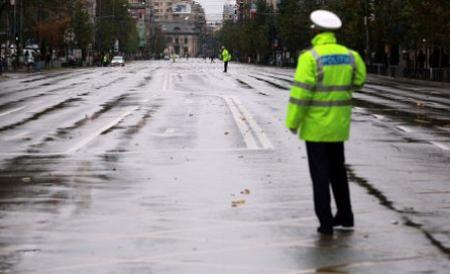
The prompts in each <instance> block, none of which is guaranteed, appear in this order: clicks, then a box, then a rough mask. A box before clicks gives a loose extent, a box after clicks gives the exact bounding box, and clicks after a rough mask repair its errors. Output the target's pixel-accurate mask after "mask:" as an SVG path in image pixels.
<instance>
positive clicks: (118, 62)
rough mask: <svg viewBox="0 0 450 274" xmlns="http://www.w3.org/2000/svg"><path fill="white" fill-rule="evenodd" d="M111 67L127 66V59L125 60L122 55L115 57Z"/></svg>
mask: <svg viewBox="0 0 450 274" xmlns="http://www.w3.org/2000/svg"><path fill="white" fill-rule="evenodd" d="M111 66H112V67H115V66H122V67H123V66H125V58H123V56H120V55H116V56H114V57H113V59H112V60H111Z"/></svg>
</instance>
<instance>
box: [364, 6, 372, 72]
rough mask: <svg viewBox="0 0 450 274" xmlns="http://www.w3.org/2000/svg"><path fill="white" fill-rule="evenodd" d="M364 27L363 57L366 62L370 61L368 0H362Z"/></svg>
mask: <svg viewBox="0 0 450 274" xmlns="http://www.w3.org/2000/svg"><path fill="white" fill-rule="evenodd" d="M364 28H365V33H366V49H365V52H364V57H365V59H366V62H367V63H368V64H371V63H372V60H370V35H369V3H368V0H364Z"/></svg>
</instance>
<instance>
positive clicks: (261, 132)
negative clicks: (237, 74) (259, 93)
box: [231, 96, 273, 149]
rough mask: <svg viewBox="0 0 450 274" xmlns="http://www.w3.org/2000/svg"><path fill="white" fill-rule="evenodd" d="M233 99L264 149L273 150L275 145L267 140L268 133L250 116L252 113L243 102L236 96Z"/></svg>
mask: <svg viewBox="0 0 450 274" xmlns="http://www.w3.org/2000/svg"><path fill="white" fill-rule="evenodd" d="M231 98H232V99H233V100H234V102H236V105H237V107H238V108H239V109H240V110H241V112H242V115H243V116H244V118H245V119H246V120H247V122H248V123H249V125H250V127H251V128H252V129H253V132H254V133H255V135H256V137H258V139H259V141H260V143H261V145H262V147H263V148H264V149H273V145H272V143H271V142H270V141H269V138H267V135H266V133H265V132H264V130H263V129H261V127H260V126H259V125H258V124H257V123H256V121H255V120H254V119H253V117H252V116H251V115H250V112H249V111H248V110H247V109H246V108H245V107H244V105H243V104H242V103H241V101H240V100H239V99H238V98H236V97H235V96H231Z"/></svg>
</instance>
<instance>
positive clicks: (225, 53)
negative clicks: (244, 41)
mask: <svg viewBox="0 0 450 274" xmlns="http://www.w3.org/2000/svg"><path fill="white" fill-rule="evenodd" d="M220 59H221V60H222V61H223V66H224V67H223V72H227V69H228V62H230V60H231V54H230V53H229V52H228V50H227V49H226V48H225V47H224V46H222V47H221V52H220Z"/></svg>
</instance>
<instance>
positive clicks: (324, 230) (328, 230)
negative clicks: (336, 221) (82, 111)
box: [317, 226, 333, 236]
mask: <svg viewBox="0 0 450 274" xmlns="http://www.w3.org/2000/svg"><path fill="white" fill-rule="evenodd" d="M317 232H318V233H320V234H323V235H328V236H332V235H333V228H332V227H325V226H319V227H318V228H317Z"/></svg>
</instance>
